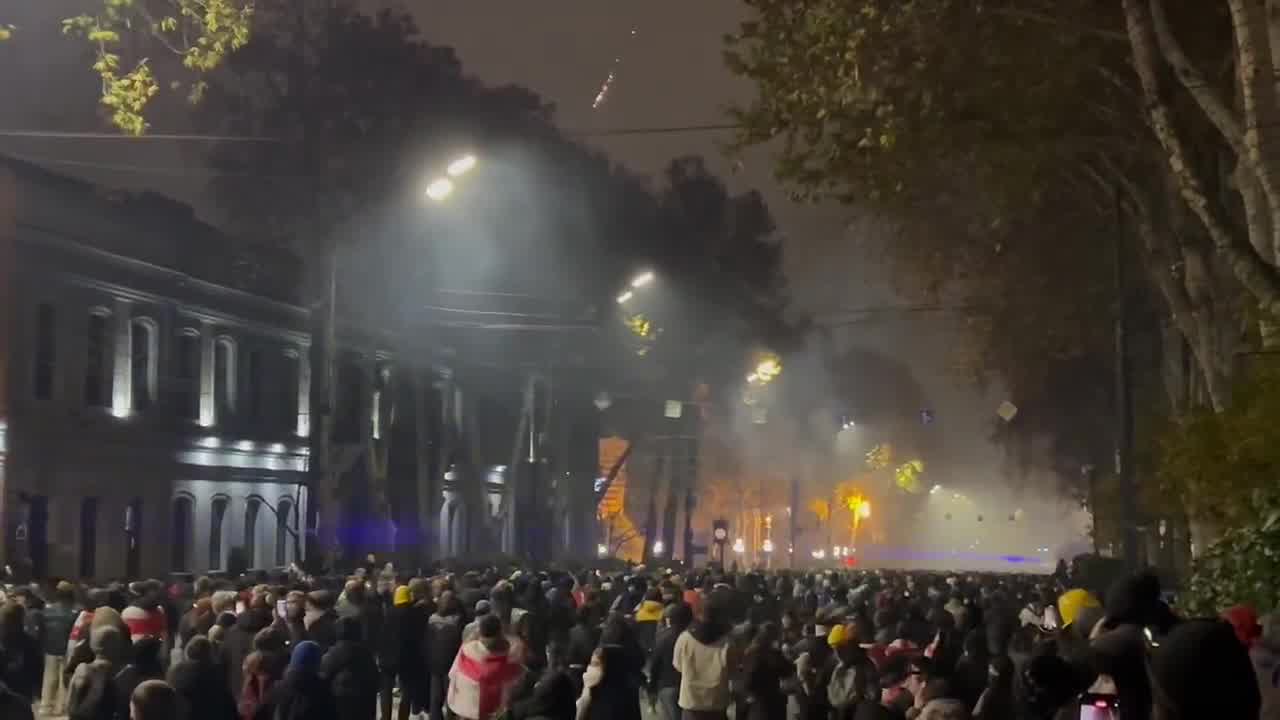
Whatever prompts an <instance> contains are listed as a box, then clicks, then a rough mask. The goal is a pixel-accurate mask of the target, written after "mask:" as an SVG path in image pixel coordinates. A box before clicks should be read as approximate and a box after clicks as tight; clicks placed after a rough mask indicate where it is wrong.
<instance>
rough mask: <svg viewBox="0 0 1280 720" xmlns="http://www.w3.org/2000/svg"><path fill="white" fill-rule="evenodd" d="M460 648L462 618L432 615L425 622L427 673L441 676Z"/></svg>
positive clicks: (447, 669)
mask: <svg viewBox="0 0 1280 720" xmlns="http://www.w3.org/2000/svg"><path fill="white" fill-rule="evenodd" d="M461 647H462V616H460V615H440V614H438V613H437V614H433V615H432V616H431V617H430V619H428V620H427V642H426V649H427V666H428V667H427V671H428V672H430V673H431V674H432V675H434V676H437V677H439V676H443V675H447V674H448V673H449V668H451V667H453V659H454V658H455V657H457V655H458V649H459V648H461Z"/></svg>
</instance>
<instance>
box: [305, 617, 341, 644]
mask: <svg viewBox="0 0 1280 720" xmlns="http://www.w3.org/2000/svg"><path fill="white" fill-rule="evenodd" d="M337 625H338V616H337V614H336V613H334V612H333V611H332V610H330V611H328V612H326V613H325V614H323V615H321V616H320V617H318V618H316V619H315V620H313V621H312V622H311V626H310V627H308V628H307V639H308V640H310V641H311V642H313V643H315V644H317V645H319V646H320V648H321V649H323V650H328V649H329V648H331V647H333V645H334V643H336V642H338V628H337Z"/></svg>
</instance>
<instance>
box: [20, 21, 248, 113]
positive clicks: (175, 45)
mask: <svg viewBox="0 0 1280 720" xmlns="http://www.w3.org/2000/svg"><path fill="white" fill-rule="evenodd" d="M101 3H102V6H101V8H99V10H98V12H96V13H94V14H85V15H77V16H75V17H70V18H67V19H65V20H63V21H62V32H63V33H64V34H66V35H70V36H73V37H77V38H80V39H82V40H84V41H85V42H86V43H87V44H88V45H89V46H90V47H91V48H92V49H93V53H94V63H93V70H94V72H95V73H97V74H98V77H99V78H100V80H101V83H102V99H101V102H102V105H103V106H104V107H105V108H106V109H107V110H108V111H109V112H110V113H111V122H112V124H113V125H115V126H116V127H117V128H119V129H120V130H121V131H122V132H124V133H126V134H129V135H142V134H143V133H145V132H146V130H147V128H148V127H149V125H148V122H147V119H146V109H147V106H148V104H149V103H150V102H151V100H152V98H154V97H155V96H156V94H157V93H159V92H160V87H161V81H160V79H159V78H158V77H157V76H156V70H155V69H154V68H155V65H156V64H155V63H152V62H151V60H150V58H149V57H148V56H147V52H148V51H149V50H158V51H164V52H167V53H168V54H169V55H171V56H173V57H176V58H178V59H179V61H180V64H181V66H182V68H183V70H184V71H185V73H186V75H187V76H189V77H190V78H194V79H191V80H189V81H188V82H186V83H185V87H186V91H187V98H188V100H189V101H190V102H192V103H197V102H199V101H200V99H201V97H202V96H203V94H204V89H205V87H206V86H205V81H204V80H203V79H202V76H204V75H206V74H207V73H209V72H211V71H213V70H216V69H217V68H218V67H219V66H220V65H222V63H223V62H224V61H225V60H226V58H227V56H228V55H229V54H230V53H232V52H235V51H236V50H239V49H240V48H242V47H244V45H245V44H246V43H248V41H249V29H250V22H251V19H252V17H253V9H254V6H253V2H252V0H101ZM129 38H134V39H141V40H148V41H151V42H150V43H145V44H144V47H143V48H142V49H140V50H137V49H133V48H134V47H136V45H135V46H131V45H130V43H128V42H127V40H128V39H129ZM0 39H3V38H2V37H0ZM126 52H127V53H129V54H130V55H131V56H132V57H133V59H126V58H125V53H126ZM166 74H167V73H166ZM180 76H181V74H180V73H175V75H174V77H175V79H173V80H171V81H170V82H169V86H170V88H172V89H175V90H176V89H179V88H182V87H184V82H183V81H182V80H179V79H177V78H178V77H180Z"/></svg>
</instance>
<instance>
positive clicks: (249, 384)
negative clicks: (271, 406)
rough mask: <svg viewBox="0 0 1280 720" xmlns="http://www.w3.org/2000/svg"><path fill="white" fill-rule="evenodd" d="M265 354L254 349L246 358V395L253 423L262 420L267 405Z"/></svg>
mask: <svg viewBox="0 0 1280 720" xmlns="http://www.w3.org/2000/svg"><path fill="white" fill-rule="evenodd" d="M263 359H264V357H263V353H262V351H261V350H258V349H257V348H254V349H253V350H250V351H249V354H248V355H246V356H245V368H244V381H245V394H246V396H247V398H248V407H247V410H248V415H249V419H250V420H251V421H253V422H259V421H261V420H262V411H263V406H264V405H265V403H264V402H263V398H262V394H263V391H264V390H265V388H264V387H263V378H264V376H265V375H266V368H264V367H263Z"/></svg>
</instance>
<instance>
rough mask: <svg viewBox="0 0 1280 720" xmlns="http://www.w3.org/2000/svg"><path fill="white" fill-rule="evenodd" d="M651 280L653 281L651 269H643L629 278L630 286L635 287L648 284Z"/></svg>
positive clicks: (638, 287)
mask: <svg viewBox="0 0 1280 720" xmlns="http://www.w3.org/2000/svg"><path fill="white" fill-rule="evenodd" d="M651 282H653V271H652V270H645V271H644V272H642V273H640V274H639V275H637V276H635V277H633V278H631V287H633V288H636V289H640V288H642V287H644V286H646V285H648V284H649V283H651Z"/></svg>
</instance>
